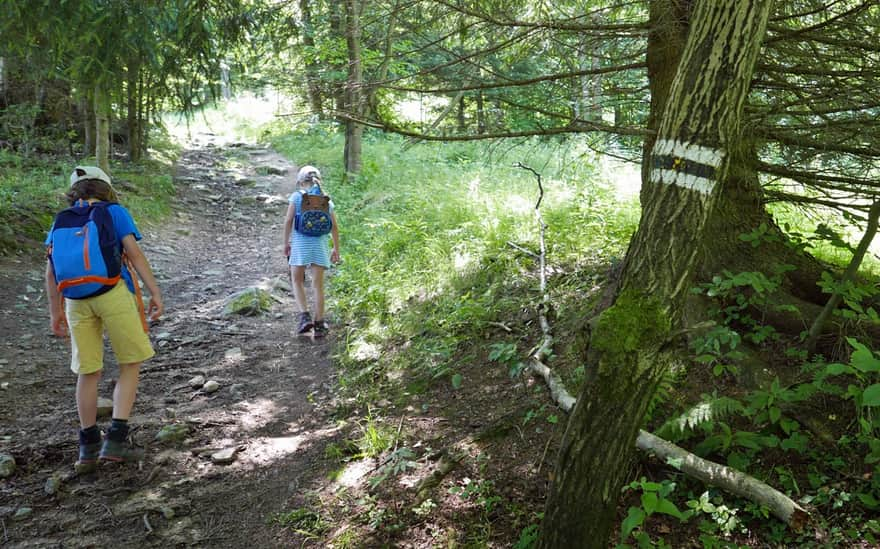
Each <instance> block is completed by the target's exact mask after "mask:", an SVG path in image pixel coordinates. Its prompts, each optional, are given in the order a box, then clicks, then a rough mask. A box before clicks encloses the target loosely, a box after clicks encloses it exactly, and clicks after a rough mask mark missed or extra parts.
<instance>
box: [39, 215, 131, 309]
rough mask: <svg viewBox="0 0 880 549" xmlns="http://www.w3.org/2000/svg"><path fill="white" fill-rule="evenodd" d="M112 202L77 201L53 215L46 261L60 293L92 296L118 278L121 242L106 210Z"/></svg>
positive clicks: (68, 295)
mask: <svg viewBox="0 0 880 549" xmlns="http://www.w3.org/2000/svg"><path fill="white" fill-rule="evenodd" d="M113 204H115V203H114V202H95V203H93V204H86V203H84V202H80V203H77V204H76V205H74V206H72V207H70V208H67V209H66V210H62V211H61V212H59V213H58V215H57V216H55V224H54V225H53V227H52V233H51V235H50V237H49V261H51V262H52V269H53V270H54V271H55V281H56V283H57V284H58V290H59V291H60V292H61V294H62V295H63V296H64V297H66V298H68V299H85V298H87V297H94V296H96V295H100V294H102V293H104V292H107V291H109V290H111V289H113V287H114V286H115V285H116V283H117V282H119V280H120V278H121V275H122V246H121V244H120V242H119V239H118V238H117V237H116V227H115V226H114V225H113V217H112V216H111V215H110V212H109V211H108V209H109V207H110V206H111V205H113Z"/></svg>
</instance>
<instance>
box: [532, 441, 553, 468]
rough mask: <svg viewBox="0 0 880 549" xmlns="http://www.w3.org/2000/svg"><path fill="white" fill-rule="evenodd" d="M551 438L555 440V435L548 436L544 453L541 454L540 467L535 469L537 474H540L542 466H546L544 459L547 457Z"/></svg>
mask: <svg viewBox="0 0 880 549" xmlns="http://www.w3.org/2000/svg"><path fill="white" fill-rule="evenodd" d="M551 440H553V437H547V444H545V445H544V453H543V454H541V461H539V462H538V469H537V470H535V476H538V475H539V474H540V473H541V467H543V466H544V459H545V458H546V457H547V450H549V449H550V441H551Z"/></svg>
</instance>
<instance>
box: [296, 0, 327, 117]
mask: <svg viewBox="0 0 880 549" xmlns="http://www.w3.org/2000/svg"><path fill="white" fill-rule="evenodd" d="M299 10H300V13H302V23H303V36H302V42H303V46H305V48H306V49H307V50H311V51H314V48H315V37H314V32H315V31H314V27H313V26H312V7H311V3H310V2H309V0H299ZM313 59H314V55H313V54H311V52H310V53H309V54H308V55H307V57H306V63H305V69H306V95H307V96H308V97H307V99H308V102H309V107H311V109H312V112H313V113H315V114H317V115H318V117H319V118H324V110H323V108H322V105H321V88H320V87H319V85H318V84H319V82H320V81H321V77H320V76H319V75H318V67H317V65H315V62H314V61H313Z"/></svg>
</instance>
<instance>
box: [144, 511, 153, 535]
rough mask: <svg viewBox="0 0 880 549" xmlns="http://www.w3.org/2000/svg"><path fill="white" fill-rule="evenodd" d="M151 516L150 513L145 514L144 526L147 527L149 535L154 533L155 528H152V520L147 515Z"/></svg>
mask: <svg viewBox="0 0 880 549" xmlns="http://www.w3.org/2000/svg"><path fill="white" fill-rule="evenodd" d="M149 514H150V513H149V512H147V513H144V526H146V528H147V535H149V534H152V533H153V527H152V526H150V519H148V518H147V515H149Z"/></svg>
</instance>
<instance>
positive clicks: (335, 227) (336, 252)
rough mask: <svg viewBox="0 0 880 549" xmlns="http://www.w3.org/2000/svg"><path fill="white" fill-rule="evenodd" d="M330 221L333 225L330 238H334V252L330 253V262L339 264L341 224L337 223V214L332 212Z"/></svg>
mask: <svg viewBox="0 0 880 549" xmlns="http://www.w3.org/2000/svg"><path fill="white" fill-rule="evenodd" d="M330 220H331V221H333V225H331V227H330V236H331V237H332V238H333V250H331V251H330V261H332V262H333V263H339V224H338V223H337V222H336V214H335V213H333V212H330Z"/></svg>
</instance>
